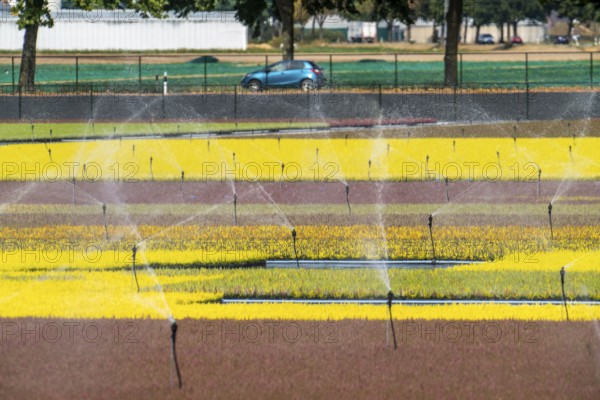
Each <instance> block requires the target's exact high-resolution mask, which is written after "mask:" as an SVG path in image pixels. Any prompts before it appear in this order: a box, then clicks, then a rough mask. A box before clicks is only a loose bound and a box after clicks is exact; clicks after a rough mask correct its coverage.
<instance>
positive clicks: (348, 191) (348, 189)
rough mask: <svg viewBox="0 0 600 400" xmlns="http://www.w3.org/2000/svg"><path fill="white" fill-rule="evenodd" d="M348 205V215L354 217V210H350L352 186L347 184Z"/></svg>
mask: <svg viewBox="0 0 600 400" xmlns="http://www.w3.org/2000/svg"><path fill="white" fill-rule="evenodd" d="M346 204H348V214H349V215H352V208H350V185H348V184H347V183H346Z"/></svg>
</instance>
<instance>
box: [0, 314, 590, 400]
mask: <svg viewBox="0 0 600 400" xmlns="http://www.w3.org/2000/svg"><path fill="white" fill-rule="evenodd" d="M1 323H2V326H3V332H4V336H3V340H2V341H1V342H0V348H1V350H2V363H0V397H2V398H6V399H9V398H10V399H21V398H46V399H63V398H87V399H108V398H113V399H114V398H127V399H137V398H139V399H171V398H172V399H176V398H177V399H179V398H189V399H197V398H214V399H234V398H260V399H263V398H288V399H306V398H311V399H312V398H329V399H331V398H365V399H373V398H396V399H397V398H406V397H408V398H460V399H481V398H486V399H487V398H511V399H531V398H559V399H567V398H569V399H572V398H577V399H597V398H600V339H599V337H598V327H597V326H596V327H594V325H593V324H594V323H591V322H579V323H567V322H534V323H526V322H522V321H521V322H517V321H498V322H493V321H492V322H489V321H488V322H483V321H480V322H472V323H470V324H471V325H468V324H469V323H466V322H462V321H427V322H425V321H396V324H395V327H396V330H397V332H398V335H399V338H398V341H399V348H398V350H397V351H394V350H393V349H392V348H391V347H390V346H388V345H386V325H385V322H383V321H378V322H366V321H341V322H296V321H287V322H281V321H280V322H273V321H249V322H236V321H221V320H217V321H206V320H183V321H179V330H178V336H177V351H178V358H179V363H180V367H181V373H182V379H183V388H182V389H179V388H177V384H176V378H175V375H174V370H173V368H172V363H171V349H170V333H171V332H170V325H169V323H168V322H166V321H147V320H133V321H125V320H98V321H91V320H84V321H66V320H42V319H36V320H32V319H28V320H24V319H20V320H7V319H5V320H1ZM35 323H37V324H38V325H37V327H36V326H35V325H34V324H35ZM68 323H70V324H71V325H70V326H71V327H72V328H68V326H67V325H65V324H68ZM22 324H27V325H22ZM52 324H54V325H52ZM223 324H224V325H223ZM596 324H597V323H596ZM26 328H27V329H28V330H29V332H30V333H29V334H28V335H27V336H24V335H25V334H24V332H25V329H26ZM57 328H58V329H57ZM69 329H72V332H73V334H72V335H70V334H69V332H70V331H69ZM15 330H16V331H15ZM59 330H60V332H61V333H62V336H61V337H60V338H59V339H58V340H56V336H57V335H56V332H58V331H59ZM415 330H416V333H412V332H415ZM84 331H85V332H86V333H84ZM7 332H16V333H14V334H10V335H9V334H7ZM35 332H38V336H37V338H38V340H37V341H36V334H35ZM98 332H100V338H99V339H98ZM115 332H117V333H115ZM423 332H429V333H428V334H424V333H423ZM436 332H438V333H436ZM515 332H518V334H515ZM49 339H52V341H53V342H51V341H50V340H49ZM170 375H171V379H170Z"/></svg>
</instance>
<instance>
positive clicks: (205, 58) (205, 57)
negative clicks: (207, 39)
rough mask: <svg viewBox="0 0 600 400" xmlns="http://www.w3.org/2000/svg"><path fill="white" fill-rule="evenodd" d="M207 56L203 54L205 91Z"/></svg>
mask: <svg viewBox="0 0 600 400" xmlns="http://www.w3.org/2000/svg"><path fill="white" fill-rule="evenodd" d="M207 58H208V56H206V55H205V56H204V92H206V83H207V82H206V60H207Z"/></svg>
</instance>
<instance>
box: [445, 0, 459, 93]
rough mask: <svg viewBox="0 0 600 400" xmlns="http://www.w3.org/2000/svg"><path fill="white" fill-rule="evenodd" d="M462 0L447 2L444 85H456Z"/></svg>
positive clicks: (449, 0)
mask: <svg viewBox="0 0 600 400" xmlns="http://www.w3.org/2000/svg"><path fill="white" fill-rule="evenodd" d="M462 8H463V0H448V12H447V13H446V26H447V35H446V51H445V54H444V85H446V86H453V87H456V86H457V85H458V65H457V64H458V63H457V56H458V42H459V39H460V22H461V20H462Z"/></svg>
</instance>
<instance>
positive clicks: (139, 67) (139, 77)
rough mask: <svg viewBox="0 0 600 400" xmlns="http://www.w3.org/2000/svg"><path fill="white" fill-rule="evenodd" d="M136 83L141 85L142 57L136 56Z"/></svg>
mask: <svg viewBox="0 0 600 400" xmlns="http://www.w3.org/2000/svg"><path fill="white" fill-rule="evenodd" d="M138 82H139V84H140V86H141V85H142V56H138Z"/></svg>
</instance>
